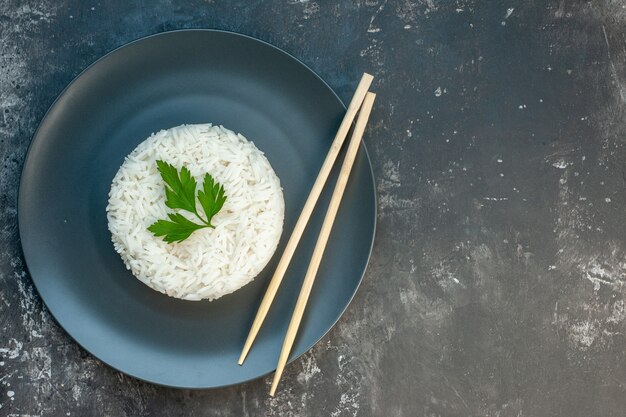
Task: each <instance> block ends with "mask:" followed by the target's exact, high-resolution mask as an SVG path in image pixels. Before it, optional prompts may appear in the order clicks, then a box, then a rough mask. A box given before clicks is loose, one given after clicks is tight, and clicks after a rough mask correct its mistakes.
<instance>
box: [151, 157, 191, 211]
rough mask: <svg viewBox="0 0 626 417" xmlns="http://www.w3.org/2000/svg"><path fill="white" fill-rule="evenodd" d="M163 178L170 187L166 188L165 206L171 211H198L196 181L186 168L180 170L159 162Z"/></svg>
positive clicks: (158, 165)
mask: <svg viewBox="0 0 626 417" xmlns="http://www.w3.org/2000/svg"><path fill="white" fill-rule="evenodd" d="M157 167H158V170H159V172H160V173H161V178H163V181H165V184H167V185H168V186H169V187H168V186H166V187H165V198H166V199H165V205H166V206H168V207H169V208H171V209H183V210H186V211H190V212H192V213H195V211H196V179H195V178H194V177H192V176H191V172H189V170H188V169H187V168H186V167H182V168H181V170H180V176H179V175H178V170H177V169H176V167H175V166H173V165H170V164H168V163H167V162H164V161H157Z"/></svg>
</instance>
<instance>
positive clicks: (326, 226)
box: [239, 73, 376, 396]
mask: <svg viewBox="0 0 626 417" xmlns="http://www.w3.org/2000/svg"><path fill="white" fill-rule="evenodd" d="M373 78H374V77H372V76H371V75H370V74H367V73H364V74H363V77H362V78H361V81H360V82H359V85H358V86H357V89H356V91H355V93H354V96H353V97H352V101H350V105H349V106H348V110H347V111H346V114H345V116H344V118H343V120H342V122H341V125H340V126H339V129H338V131H337V135H336V136H335V139H334V140H333V143H332V145H331V147H330V151H329V152H328V155H326V159H325V160H324V164H323V165H322V168H321V169H320V172H319V174H318V176H317V179H316V180H315V183H314V184H313V188H311V192H310V193H309V196H308V198H307V200H306V202H305V203H304V207H303V208H302V212H301V213H300V217H299V218H298V221H297V222H296V225H295V227H294V229H293V232H292V233H291V237H290V238H289V242H287V246H286V247H285V251H284V252H283V255H282V257H281V258H280V261H279V262H278V266H277V267H276V271H275V272H274V275H273V276H272V280H271V281H270V284H269V286H268V287H267V291H266V292H265V296H264V297H263V300H262V301H261V305H260V306H259V310H258V312H257V314H256V317H255V318H254V322H253V323H252V327H251V329H250V333H249V334H248V338H247V339H246V342H245V344H244V347H243V351H242V352H241V356H240V357H239V365H242V364H243V362H244V360H245V359H246V356H247V355H248V352H249V351H250V348H251V346H252V343H253V342H254V339H255V338H256V336H257V334H258V332H259V330H260V328H261V325H262V324H263V320H265V317H266V316H267V312H268V311H269V309H270V306H271V304H272V301H273V300H274V297H275V296H276V292H277V291H278V287H279V286H280V283H281V282H282V279H283V277H284V275H285V271H286V270H287V267H288V266H289V262H291V258H292V257H293V254H294V252H295V250H296V247H297V246H298V243H299V242H300V238H301V237H302V233H303V232H304V229H305V227H306V225H307V223H308V221H309V219H310V217H311V213H312V212H313V209H314V208H315V204H316V203H317V200H318V199H319V196H320V194H321V192H322V189H323V188H324V184H325V183H326V180H327V179H328V176H329V174H330V171H331V169H332V167H333V165H334V163H335V161H336V160H337V156H338V155H339V151H340V150H341V147H342V145H343V143H344V142H345V139H346V137H347V135H348V131H349V130H350V126H351V125H352V122H353V120H354V118H355V116H356V114H357V112H359V109H360V112H359V117H358V119H357V121H356V124H355V126H354V131H353V133H352V137H351V138H350V142H349V144H348V149H347V152H346V156H345V159H344V161H343V165H342V166H341V171H340V172H339V178H338V179H337V183H336V185H335V190H334V191H333V194H332V197H331V200H330V204H329V205H328V210H327V212H326V217H324V223H323V224H322V228H321V229H320V234H319V237H318V238H317V243H316V244H315V249H314V250H313V255H312V257H311V262H310V263H309V268H308V269H307V272H306V275H305V277H304V282H303V283H302V289H301V290H300V295H299V296H298V301H297V303H296V307H295V309H294V312H293V316H292V317H291V322H290V323H289V328H288V329H287V334H286V335H285V341H284V342H283V347H282V350H281V352H280V357H279V359H278V365H277V366H276V373H275V374H274V381H273V382H272V388H271V390H270V395H271V396H274V394H275V392H276V387H277V386H278V383H279V381H280V377H281V375H282V373H283V370H284V369H285V365H286V364H287V360H288V359H289V353H290V352H291V348H292V347H293V343H294V341H295V338H296V335H297V333H298V328H299V326H300V322H301V320H302V316H303V315H304V309H305V308H306V304H307V301H308V299H309V295H310V294H311V288H312V287H313V282H314V281H315V276H316V275H317V271H318V269H319V266H320V262H321V260H322V255H323V254H324V250H325V249H326V243H327V242H328V237H329V236H330V231H331V229H332V227H333V223H334V221H335V217H336V215H337V211H338V209H339V204H340V203H341V198H342V197H343V193H344V191H345V189H346V184H347V183H348V177H349V176H350V171H351V170H352V166H353V165H354V160H355V157H356V154H357V151H358V150H359V145H360V143H361V137H362V136H363V132H364V131H365V126H366V125H367V120H368V118H369V115H370V112H371V110H372V106H373V104H374V99H375V98H376V94H374V93H371V92H368V90H369V88H370V85H371V84H372V80H373Z"/></svg>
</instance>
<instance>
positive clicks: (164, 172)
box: [148, 160, 226, 243]
mask: <svg viewBox="0 0 626 417" xmlns="http://www.w3.org/2000/svg"><path fill="white" fill-rule="evenodd" d="M156 163H157V168H158V170H159V172H160V173H161V178H163V181H165V184H166V185H165V205H166V206H167V207H169V208H171V209H181V210H185V211H188V212H190V213H193V214H194V215H195V216H196V217H197V218H198V219H199V220H200V221H201V222H202V224H197V223H194V222H192V221H191V220H189V219H187V218H186V217H185V216H183V215H182V214H178V213H169V214H168V215H167V216H168V217H169V220H159V221H157V222H155V223H153V224H152V225H151V226H150V227H148V230H149V231H151V232H152V233H153V234H154V235H155V236H163V240H164V241H166V242H167V243H172V242H182V241H183V240H185V239H187V238H188V237H189V236H190V235H191V234H192V233H193V232H195V231H196V230H198V229H202V228H205V227H211V228H215V226H213V225H212V224H211V219H213V216H215V215H216V214H217V213H218V212H219V211H220V210H221V208H222V206H224V202H225V201H226V196H225V195H224V186H223V185H221V184H220V183H218V182H215V180H214V179H213V177H212V176H211V175H210V174H205V176H204V181H203V182H202V189H201V190H199V191H198V201H199V202H200V206H201V207H202V210H203V211H204V215H205V216H206V219H205V218H204V217H202V216H200V214H199V213H198V209H197V208H196V180H195V178H194V177H192V176H191V172H190V171H189V169H187V168H186V167H184V166H183V167H182V168H181V169H180V174H179V173H178V170H177V169H176V167H175V166H173V165H170V164H168V163H167V162H164V161H161V160H158V161H156Z"/></svg>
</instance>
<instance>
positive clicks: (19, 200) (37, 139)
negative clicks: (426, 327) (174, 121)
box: [16, 28, 378, 390]
mask: <svg viewBox="0 0 626 417" xmlns="http://www.w3.org/2000/svg"><path fill="white" fill-rule="evenodd" d="M183 32H184V33H189V32H208V33H220V34H226V35H229V36H236V37H241V38H245V39H247V40H251V41H253V42H259V43H261V44H263V45H264V46H265V47H269V48H271V49H274V50H275V51H276V52H278V53H281V54H284V55H286V56H287V57H288V58H290V59H292V60H295V61H296V62H297V63H299V64H300V65H302V66H303V67H304V68H305V69H306V70H307V71H309V72H310V73H311V74H312V75H313V76H314V77H316V78H317V79H318V80H319V81H320V82H322V84H323V85H324V86H325V87H326V89H328V91H330V92H331V93H332V94H333V95H334V96H335V98H336V99H337V101H338V102H339V103H340V105H341V107H343V109H344V111H346V110H347V107H346V105H345V103H344V102H343V100H342V99H341V98H340V97H339V96H338V95H337V93H336V92H335V90H333V88H332V87H331V86H330V85H329V84H328V83H327V82H326V81H325V80H324V79H323V78H322V77H321V76H320V75H319V74H318V73H317V72H315V71H314V70H313V69H312V68H311V67H309V66H308V65H307V64H306V63H304V62H303V61H302V60H300V59H299V58H297V57H295V56H294V55H292V54H291V53H289V52H287V51H285V50H284V49H282V48H279V47H278V46H275V45H273V44H271V43H269V42H267V41H265V40H263V39H259V38H257V37H254V36H251V35H246V34H243V33H239V32H234V31H230V30H224V29H213V28H186V29H176V30H167V31H163V32H157V33H152V34H150V35H146V36H142V37H139V38H136V39H133V40H131V41H128V42H126V43H123V44H122V45H120V46H117V47H115V48H113V49H111V50H110V51H109V52H106V53H105V54H104V55H102V56H100V57H99V58H98V59H96V60H95V61H93V62H92V63H91V64H89V65H88V66H87V67H85V68H84V69H83V70H82V71H80V72H79V73H78V74H77V75H76V76H75V77H74V78H72V80H71V81H70V82H69V83H68V84H67V85H66V86H65V87H64V88H63V89H62V90H61V92H60V93H59V94H58V95H57V96H56V98H55V99H54V101H53V102H52V103H51V104H50V106H49V107H48V109H47V110H46V112H45V113H44V115H43V116H42V117H41V119H40V121H39V123H38V125H37V128H36V129H35V131H34V132H33V135H32V137H31V139H30V142H29V144H28V147H27V148H26V152H25V154H24V162H23V164H22V169H21V172H20V176H19V182H18V187H17V214H16V216H17V226H18V236H19V241H20V248H21V249H22V257H23V259H24V267H25V269H26V271H27V272H28V276H29V279H30V281H31V283H32V284H33V286H34V287H35V289H36V290H37V295H38V297H39V299H40V300H41V302H42V304H43V306H45V309H46V310H47V311H48V313H49V314H50V315H51V316H52V318H53V319H54V321H55V322H56V323H57V325H58V326H59V327H60V328H61V329H62V330H63V332H64V333H65V334H66V335H67V336H69V338H70V339H71V340H72V341H73V342H74V343H76V344H77V345H79V346H80V347H81V348H82V349H83V350H85V351H86V352H88V353H89V354H90V355H91V356H93V357H94V358H96V359H97V360H98V361H100V362H102V363H103V364H105V365H106V366H108V367H110V368H112V369H114V370H116V371H117V372H120V373H122V374H124V375H128V376H131V377H132V378H136V379H138V380H140V381H143V382H147V383H150V384H154V385H157V386H162V387H167V388H173V389H188V390H208V389H211V390H212V389H220V388H228V387H233V386H238V385H242V384H245V383H249V382H252V381H256V380H259V379H261V378H265V377H266V376H268V375H270V374H271V373H272V372H274V371H275V369H272V370H270V371H269V372H266V373H264V374H261V375H258V376H255V377H251V378H247V379H244V380H241V381H239V382H234V383H229V384H223V385H215V386H208V387H200V386H194V387H189V386H183V385H172V384H166V383H162V382H158V381H153V380H149V379H146V378H144V377H141V376H138V375H135V374H133V373H130V372H127V371H124V370H122V369H119V368H118V367H117V366H115V365H113V364H111V363H109V362H108V361H105V360H103V359H101V358H100V357H99V356H98V355H96V354H94V353H93V352H92V351H91V350H90V349H87V348H86V347H85V346H83V344H82V343H80V342H79V341H78V340H76V339H75V338H74V336H72V334H71V333H70V332H69V331H68V330H66V328H65V327H64V326H63V324H61V322H60V321H59V320H58V319H57V317H56V315H55V314H54V312H53V311H52V310H51V309H50V308H49V307H48V303H47V302H46V300H45V299H44V297H43V296H42V295H41V292H40V291H39V287H38V286H37V283H36V281H35V280H34V279H33V275H32V273H31V271H30V267H29V264H28V259H27V257H26V252H25V250H24V243H23V241H22V229H23V228H25V226H24V225H23V224H22V220H21V216H20V213H21V212H22V207H23V204H24V203H23V202H22V200H23V198H24V197H23V196H22V190H23V188H22V185H23V183H24V175H25V171H26V167H27V166H28V165H29V161H30V159H31V158H32V157H33V156H32V152H31V151H32V148H33V145H34V144H35V143H36V142H41V141H42V140H45V139H42V137H43V136H44V135H43V134H40V131H41V128H42V125H43V124H44V122H45V121H46V119H47V118H48V116H49V114H50V112H51V111H52V110H53V109H54V108H55V106H56V105H57V103H58V102H59V101H60V100H61V98H62V97H63V96H65V94H66V93H67V92H68V90H69V89H70V88H71V87H72V86H73V85H74V84H75V83H76V82H77V81H78V80H79V79H80V78H81V77H82V76H83V75H84V74H85V73H87V72H88V71H89V70H90V69H91V68H93V67H94V66H96V65H97V64H98V63H100V62H101V61H103V60H104V59H106V58H107V57H109V56H110V55H112V54H114V53H116V52H118V51H119V50H121V49H123V48H126V47H129V46H131V45H134V44H136V43H139V42H142V41H144V40H148V39H151V38H155V37H160V36H168V35H171V34H175V33H183ZM353 124H354V122H353ZM360 146H361V150H362V151H363V152H364V156H365V161H366V162H367V168H369V169H368V171H369V174H370V176H371V178H372V183H373V187H372V191H373V199H374V222H373V232H372V238H371V242H370V245H369V249H368V253H367V257H366V262H365V268H364V269H363V272H362V274H361V276H360V277H359V279H358V284H357V285H356V287H355V289H354V291H353V292H352V294H351V295H350V298H349V299H348V301H347V303H346V305H345V307H344V308H343V309H342V310H341V312H340V313H339V315H338V316H337V319H336V320H335V321H333V323H332V324H331V325H330V327H329V328H328V329H327V330H326V331H324V332H323V334H321V335H320V337H319V338H317V339H316V340H315V341H314V342H313V343H312V344H311V345H310V346H309V347H307V348H306V349H304V350H303V351H302V353H300V354H298V355H295V356H293V357H291V358H290V359H289V360H288V361H287V365H289V364H291V363H293V362H295V361H296V360H298V359H299V358H300V357H301V356H303V355H304V354H305V353H308V352H309V351H310V350H311V349H313V348H314V347H315V346H316V345H317V344H318V343H319V342H320V341H321V340H322V339H323V338H324V337H325V336H326V335H327V334H328V333H329V332H330V331H331V330H332V329H333V328H335V326H336V325H337V323H338V322H339V320H340V319H341V318H342V317H343V315H344V314H345V313H346V311H347V309H348V307H349V306H350V304H352V301H353V300H354V297H355V296H356V293H357V291H358V290H359V288H360V287H361V284H362V283H363V279H364V277H365V274H366V272H367V270H368V267H369V263H370V261H371V257H372V252H373V249H374V242H375V240H376V231H377V226H378V193H377V190H376V181H375V180H376V177H375V176H374V169H373V167H372V161H371V159H370V156H369V152H368V151H367V146H366V144H365V141H363V140H361V144H360ZM337 163H338V162H337V161H335V164H337ZM253 347H254V345H253ZM242 348H243V345H242ZM277 353H278V352H277ZM242 366H243V365H242Z"/></svg>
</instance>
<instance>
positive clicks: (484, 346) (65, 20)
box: [0, 0, 626, 417]
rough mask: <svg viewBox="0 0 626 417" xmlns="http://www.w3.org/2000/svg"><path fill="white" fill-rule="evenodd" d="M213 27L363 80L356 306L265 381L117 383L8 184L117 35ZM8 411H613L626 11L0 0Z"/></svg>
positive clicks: (472, 4)
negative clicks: (80, 332) (365, 76)
mask: <svg viewBox="0 0 626 417" xmlns="http://www.w3.org/2000/svg"><path fill="white" fill-rule="evenodd" d="M192 27H194V28H195V27H209V28H222V29H229V30H233V31H238V32H242V33H245V34H249V35H252V36H255V37H258V38H261V39H263V40H266V41H269V42H271V43H273V44H275V45H277V46H279V47H281V48H283V49H285V50H287V51H289V52H291V53H293V54H294V55H296V56H297V57H299V58H300V59H302V60H303V61H304V62H305V63H307V64H308V65H310V66H311V67H312V68H313V69H314V70H315V71H317V72H318V73H319V74H320V75H321V76H322V77H323V78H324V79H325V80H327V81H328V82H329V84H330V85H331V86H332V87H333V88H335V89H336V91H337V92H338V93H339V94H340V95H341V97H342V98H343V99H344V100H346V101H347V100H348V99H349V97H350V95H351V92H352V90H353V89H354V87H355V85H356V83H357V81H358V79H359V75H360V74H361V72H362V71H369V72H371V73H373V74H374V75H375V76H376V82H375V90H376V91H377V92H378V100H377V105H376V109H375V112H374V115H373V120H372V121H371V127H370V129H369V132H368V134H367V138H366V141H367V144H368V146H369V149H370V154H371V157H372V162H373V165H374V170H375V174H376V176H377V187H378V193H379V227H378V235H377V240H376V244H375V248H374V253H373V256H372V261H371V264H370V267H369V270H368V272H367V275H366V277H365V280H364V284H363V286H362V287H361V289H360V290H359V292H358V294H357V296H356V298H355V300H354V302H353V303H352V305H351V307H350V308H349V310H348V312H347V313H346V314H345V315H344V317H343V318H342V319H341V320H340V322H339V324H338V325H337V326H336V327H335V328H334V329H333V330H332V331H331V332H330V334H329V335H327V336H326V337H325V338H324V339H323V340H322V341H321V342H320V343H319V344H318V345H317V346H316V347H315V348H314V349H313V350H312V351H311V352H309V353H308V354H306V355H304V357H303V358H301V359H300V360H299V361H297V362H296V363H295V364H294V365H292V366H290V367H289V369H288V370H287V372H286V375H285V377H284V383H283V384H282V386H281V390H280V393H279V394H278V395H277V397H275V398H270V397H268V395H267V389H268V385H269V382H270V380H269V379H266V380H259V381H255V382H252V383H248V384H244V385H241V386H237V387H232V388H228V389H221V390H214V391H181V390H171V389H166V388H161V387H157V386H152V385H149V384H145V383H142V382H139V381H137V380H134V379H131V378H128V377H126V376H124V375H122V374H119V373H118V372H116V371H114V370H112V369H110V368H108V367H106V366H104V365H102V364H101V363H100V362H99V361H98V360H96V359H94V358H93V357H91V356H90V355H88V354H87V353H86V352H84V351H83V350H81V348H79V347H78V346H77V345H76V344H75V343H73V341H72V340H71V339H70V338H69V337H68V336H67V335H66V334H65V333H64V332H63V331H62V330H61V329H60V327H59V326H58V325H57V324H56V323H55V322H54V321H53V320H52V319H51V317H50V315H49V314H48V313H47V311H46V310H45V308H44V307H43V306H42V302H41V301H40V299H39V298H38V295H37V294H36V292H35V290H34V288H33V286H32V283H31V280H30V277H29V276H28V273H27V272H26V271H25V269H24V262H23V258H22V252H21V249H20V244H19V236H18V232H17V224H16V215H17V213H16V195H17V194H16V193H17V185H18V180H19V174H20V170H21V167H22V163H23V159H24V154H25V152H26V149H27V146H28V144H29V141H30V138H31V136H32V134H33V132H34V130H35V129H36V127H37V124H38V122H39V120H40V119H41V118H42V116H43V114H44V112H45V110H46V109H47V108H48V106H49V105H50V104H51V103H52V101H53V100H54V98H55V97H56V95H57V94H58V93H59V92H60V91H61V90H62V88H63V87H64V86H65V85H66V84H67V83H68V82H69V81H70V80H71V79H72V78H73V77H74V76H76V75H77V74H78V73H79V72H80V71H81V70H82V69H84V68H85V67H86V66H87V65H88V64H89V63H91V62H92V61H94V60H95V59H97V58H98V57H99V56H101V55H102V54H104V53H106V52H107V51H110V50H111V49H113V48H115V47H117V46H120V45H122V44H124V43H126V42H127V41H130V40H132V39H136V38H138V37H141V36H144V35H148V34H151V33H155V32H161V31H165V30H170V29H177V28H192ZM0 42H1V46H0V53H1V55H0V112H1V113H0V115H1V117H0V213H1V214H0V243H1V247H0V416H42V417H43V416H117V417H120V416H133V417H138V416H189V415H194V416H201V415H202V416H204V415H206V416H257V415H264V416H333V417H341V416H501V417H505V416H572V417H573V416H622V415H624V412H625V411H624V410H625V409H626V355H625V352H626V350H625V349H624V348H625V347H626V337H625V335H624V333H625V323H626V322H625V320H626V306H625V299H626V240H625V238H626V230H625V229H626V222H625V220H626V216H625V212H626V210H625V203H626V196H625V193H624V191H625V178H626V172H625V167H626V166H625V163H626V149H625V146H624V145H625V142H626V118H625V116H626V64H625V63H626V8H625V6H624V5H622V2H621V1H617V0H605V1H602V2H599V1H593V2H592V1H589V2H584V1H565V0H559V1H532V2H528V1H521V0H520V1H471V0H469V1H465V0H458V1H454V2H453V1H446V2H444V1H438V0H422V1H413V2H411V1H392V0H366V1H355V2H352V1H350V2H343V3H339V4H331V3H330V2H325V1H317V2H315V1H312V0H294V1H284V2H271V3H270V2H261V1H240V2H229V1H186V2H178V1H168V0H157V1H150V2H146V1H119V0H118V1H106V2H105V1H102V2H97V1H84V0H80V1H78V0H73V1H68V0H65V1H57V2H46V1H42V0H32V1H18V0H2V1H0Z"/></svg>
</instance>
